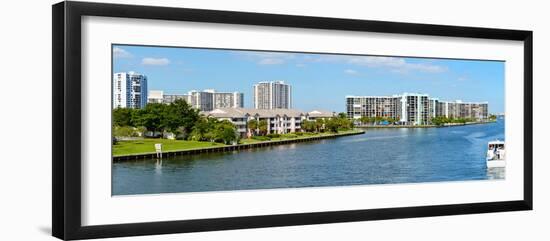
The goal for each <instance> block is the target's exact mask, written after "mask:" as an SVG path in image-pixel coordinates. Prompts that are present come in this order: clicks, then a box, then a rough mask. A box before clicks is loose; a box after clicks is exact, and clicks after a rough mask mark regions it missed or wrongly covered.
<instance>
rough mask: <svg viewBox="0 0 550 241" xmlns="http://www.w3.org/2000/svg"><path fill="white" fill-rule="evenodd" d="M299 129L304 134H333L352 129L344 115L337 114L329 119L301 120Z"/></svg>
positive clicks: (351, 124) (349, 121)
mask: <svg viewBox="0 0 550 241" xmlns="http://www.w3.org/2000/svg"><path fill="white" fill-rule="evenodd" d="M301 128H302V130H303V131H305V132H317V133H319V132H325V131H328V132H334V133H337V132H338V131H343V130H349V129H352V128H353V122H352V121H351V120H349V119H348V117H347V115H346V113H339V114H338V116H335V117H331V118H317V119H315V120H303V121H302V123H301Z"/></svg>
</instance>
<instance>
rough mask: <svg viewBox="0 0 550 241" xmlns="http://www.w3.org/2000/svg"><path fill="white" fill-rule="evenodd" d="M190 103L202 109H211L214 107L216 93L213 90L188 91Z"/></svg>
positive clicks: (188, 101)
mask: <svg viewBox="0 0 550 241" xmlns="http://www.w3.org/2000/svg"><path fill="white" fill-rule="evenodd" d="M187 95H188V97H187V98H188V99H187V103H189V104H190V105H191V106H192V107H194V108H197V109H199V110H200V111H210V110H213V109H214V95H213V92H212V91H207V90H205V91H196V90H191V91H189V92H188V93H187Z"/></svg>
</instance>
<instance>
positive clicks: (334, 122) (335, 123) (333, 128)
mask: <svg viewBox="0 0 550 241" xmlns="http://www.w3.org/2000/svg"><path fill="white" fill-rule="evenodd" d="M340 119H341V118H331V119H329V120H328V121H327V122H326V123H325V128H327V130H329V131H330V132H334V133H338V128H339V127H340V124H339V120H340Z"/></svg>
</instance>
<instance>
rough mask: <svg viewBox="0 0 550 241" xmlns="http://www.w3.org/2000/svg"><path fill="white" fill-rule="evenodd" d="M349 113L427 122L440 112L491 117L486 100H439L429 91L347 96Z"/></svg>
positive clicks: (355, 117) (461, 115)
mask: <svg viewBox="0 0 550 241" xmlns="http://www.w3.org/2000/svg"><path fill="white" fill-rule="evenodd" d="M346 109H347V115H348V117H349V118H352V119H359V118H361V117H385V118H393V119H395V120H398V122H399V123H400V124H404V125H426V124H430V119H431V118H433V117H437V116H445V117H448V118H472V119H475V120H486V119H487V118H488V103H487V102H462V101H454V102H450V101H440V100H439V99H438V98H430V96H429V95H427V94H418V93H403V94H400V95H392V96H346Z"/></svg>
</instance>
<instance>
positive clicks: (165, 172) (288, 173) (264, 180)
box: [112, 120, 505, 195]
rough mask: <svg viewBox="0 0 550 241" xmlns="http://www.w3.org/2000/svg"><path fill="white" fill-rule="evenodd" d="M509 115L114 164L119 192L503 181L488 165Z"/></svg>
mask: <svg viewBox="0 0 550 241" xmlns="http://www.w3.org/2000/svg"><path fill="white" fill-rule="evenodd" d="M495 139H499V140H504V120H499V121H497V122H496V123H489V124H479V125H466V126H455V127H445V128H388V129H367V130H366V133H365V134H361V135H354V136H344V137H339V138H334V139H324V140H318V141H312V142H306V143H296V144H289V145H280V146H271V147H264V148H258V149H248V150H241V151H235V152H226V153H212V154H200V155H192V156H178V157H174V158H164V159H163V160H162V161H158V160H155V159H151V160H140V161H131V162H119V163H113V168H112V180H113V183H112V194H113V195H125V194H152V193H178V192H204V191H230V190H250V189H270V188H298V187H323V186H347V185H366V184H389V183H419V182H438V181H468V180H489V179H503V178H504V177H505V169H504V168H495V169H487V168H486V164H485V153H486V150H487V142H488V141H491V140H495Z"/></svg>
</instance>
